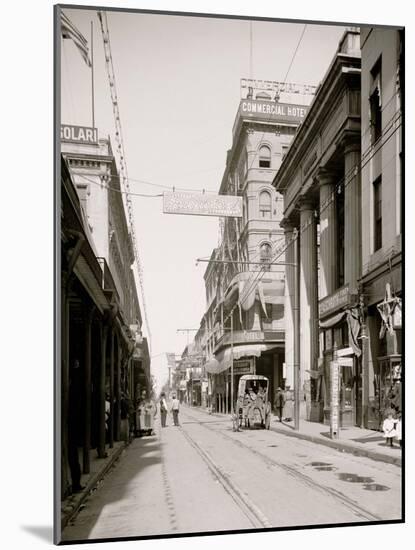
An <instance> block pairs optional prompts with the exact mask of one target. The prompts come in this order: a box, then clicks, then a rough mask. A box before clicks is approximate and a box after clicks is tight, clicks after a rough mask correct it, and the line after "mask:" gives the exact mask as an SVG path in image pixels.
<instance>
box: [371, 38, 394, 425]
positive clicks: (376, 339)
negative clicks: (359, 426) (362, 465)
mask: <svg viewBox="0 0 415 550" xmlns="http://www.w3.org/2000/svg"><path fill="white" fill-rule="evenodd" d="M403 40H404V36H403V30H402V29H376V28H372V27H363V28H362V30H361V37H360V43H361V51H362V176H361V177H362V278H361V293H362V305H363V312H362V313H363V327H364V331H365V333H364V337H365V338H364V340H363V342H364V345H363V361H364V374H365V376H364V380H363V388H364V408H363V415H364V424H365V425H367V426H369V427H372V428H375V429H377V428H379V426H380V425H381V423H382V420H383V417H384V415H385V411H387V409H388V408H390V406H391V405H392V406H393V407H394V408H395V409H397V410H399V411H400V409H401V403H400V383H401V375H402V356H403V349H402V338H401V332H402V321H401V310H402V299H403V294H402V292H403V290H402V204H403V196H402V195H403V167H402V166H403V147H402V141H403V140H402V137H403V129H402V128H403V126H402V125H403V120H402V105H403V91H404V61H403V47H404V45H403Z"/></svg>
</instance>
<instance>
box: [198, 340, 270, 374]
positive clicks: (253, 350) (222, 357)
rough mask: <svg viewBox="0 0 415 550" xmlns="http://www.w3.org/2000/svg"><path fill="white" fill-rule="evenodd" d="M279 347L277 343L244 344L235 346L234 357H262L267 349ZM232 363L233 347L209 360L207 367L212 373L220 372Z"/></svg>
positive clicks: (235, 358)
mask: <svg viewBox="0 0 415 550" xmlns="http://www.w3.org/2000/svg"><path fill="white" fill-rule="evenodd" d="M276 347H278V346H277V345H276V344H245V345H242V346H234V348H233V359H234V361H236V360H237V359H241V358H242V357H252V356H255V357H260V355H261V354H262V353H264V352H266V351H269V350H272V349H274V348H276ZM231 363H232V349H231V348H226V349H224V350H222V351H221V352H219V353H218V354H217V355H216V357H215V358H213V359H211V360H210V361H208V362H207V363H206V365H205V369H206V371H207V372H209V373H210V374H219V373H220V372H223V371H225V370H228V369H229V368H230V367H231Z"/></svg>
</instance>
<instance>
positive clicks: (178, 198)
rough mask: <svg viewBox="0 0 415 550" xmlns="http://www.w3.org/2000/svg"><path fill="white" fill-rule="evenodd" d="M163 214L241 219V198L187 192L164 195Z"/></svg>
mask: <svg viewBox="0 0 415 550" xmlns="http://www.w3.org/2000/svg"><path fill="white" fill-rule="evenodd" d="M163 212H164V214H191V215H193V216H219V217H225V218H226V217H233V218H242V197H238V196H234V195H213V194H210V195H207V194H204V193H187V192H184V193H182V192H173V193H164V195H163Z"/></svg>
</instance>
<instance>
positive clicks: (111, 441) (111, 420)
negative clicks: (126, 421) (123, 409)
mask: <svg viewBox="0 0 415 550" xmlns="http://www.w3.org/2000/svg"><path fill="white" fill-rule="evenodd" d="M109 394H110V417H109V421H108V443H109V446H110V449H112V448H113V447H114V327H113V326H111V328H110V387H109Z"/></svg>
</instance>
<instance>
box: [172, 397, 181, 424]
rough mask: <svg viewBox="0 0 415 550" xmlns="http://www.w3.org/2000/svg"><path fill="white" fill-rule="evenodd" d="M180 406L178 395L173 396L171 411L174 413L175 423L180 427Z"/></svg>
mask: <svg viewBox="0 0 415 550" xmlns="http://www.w3.org/2000/svg"><path fill="white" fill-rule="evenodd" d="M179 406H180V401H179V400H178V399H177V397H176V395H175V394H174V395H173V400H172V402H171V411H172V413H173V422H174V425H175V426H178V425H179Z"/></svg>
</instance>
